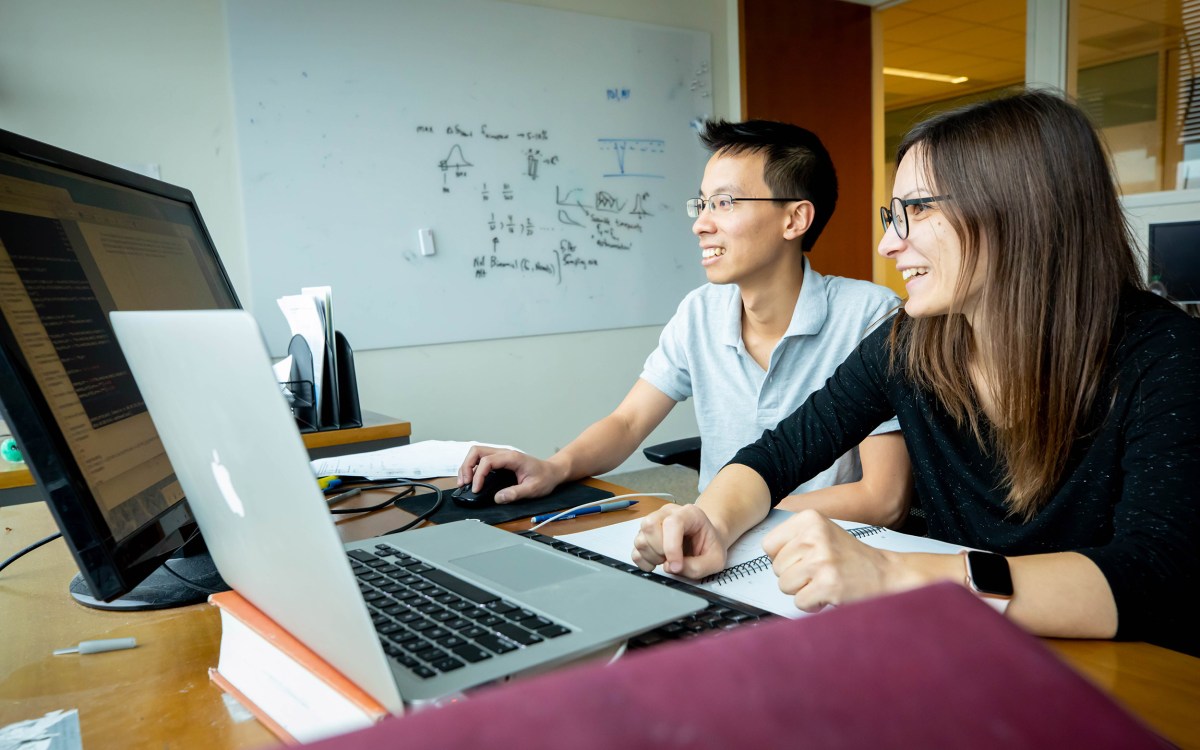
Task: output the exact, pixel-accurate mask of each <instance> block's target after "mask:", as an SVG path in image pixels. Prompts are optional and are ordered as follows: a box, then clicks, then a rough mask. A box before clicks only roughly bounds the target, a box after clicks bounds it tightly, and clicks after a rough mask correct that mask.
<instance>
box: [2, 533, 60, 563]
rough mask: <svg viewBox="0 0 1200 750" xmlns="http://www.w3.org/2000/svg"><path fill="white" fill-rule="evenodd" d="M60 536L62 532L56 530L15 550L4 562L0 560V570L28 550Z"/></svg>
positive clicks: (32, 549) (28, 551)
mask: <svg viewBox="0 0 1200 750" xmlns="http://www.w3.org/2000/svg"><path fill="white" fill-rule="evenodd" d="M60 536H62V532H58V531H56V532H54V533H53V534H51V535H50V536H48V537H46V538H45V539H40V540H38V541H36V542H34V543H33V544H31V545H29V546H28V547H26V548H25V549H23V550H20V551H19V552H16V553H15V554H13V555H12V556H11V557H9V558H8V559H7V560H5V561H4V562H0V570H4V569H5V568H7V567H8V566H9V565H12V564H13V563H15V562H16V561H17V560H19V559H20V558H21V557H22V556H24V555H26V554H28V553H30V552H33V551H34V550H35V549H37V548H38V547H41V546H42V545H43V544H49V543H50V542H53V541H54V540H55V539H58V538H59V537H60Z"/></svg>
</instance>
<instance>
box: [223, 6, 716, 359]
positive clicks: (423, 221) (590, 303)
mask: <svg viewBox="0 0 1200 750" xmlns="http://www.w3.org/2000/svg"><path fill="white" fill-rule="evenodd" d="M227 18H228V28H229V44H230V62H231V71H232V79H233V92H234V106H235V120H236V122H237V144H238V149H239V156H238V160H239V165H240V171H241V188H242V193H243V195H242V199H243V201H244V209H245V216H244V222H245V227H246V248H247V256H248V260H249V268H250V285H251V300H252V306H253V310H254V312H255V315H256V317H257V318H258V320H259V322H260V323H261V324H262V325H263V328H264V332H265V334H266V337H267V340H268V343H269V345H270V346H271V348H272V351H273V352H275V353H276V354H282V353H283V350H284V349H285V347H286V341H287V327H286V324H285V322H284V320H283V317H282V315H281V314H280V313H279V311H278V309H277V307H276V304H275V300H276V299H277V298H278V297H280V296H283V295H285V294H292V293H296V292H297V291H298V290H299V289H300V288H301V287H304V286H313V285H325V284H328V285H331V286H332V287H333V292H334V296H335V300H336V301H335V309H336V311H335V318H336V320H335V322H336V324H337V327H338V328H339V329H340V330H342V331H343V332H345V334H346V335H347V337H348V338H349V340H350V342H351V344H352V345H353V346H354V347H355V348H356V349H378V348H390V347H397V346H410V345H419V344H432V343H442V342H451V341H468V340H480V339H492V338H503V337H512V336H529V335H537V334H546V333H564V332H572V331H587V330H598V329H608V328H623V327H629V326H641V325H656V324H662V323H664V322H666V320H667V319H668V318H669V317H670V316H671V314H672V313H673V312H674V310H675V308H676V306H677V305H678V303H679V301H680V299H682V297H683V296H684V295H685V294H686V293H687V292H688V291H689V290H691V289H693V288H695V287H697V286H699V285H700V284H702V283H703V282H704V275H703V272H702V270H701V268H700V265H699V250H698V247H697V241H696V238H695V237H694V236H692V234H691V232H690V228H691V221H690V220H689V219H688V218H687V215H686V213H685V211H684V206H683V204H684V201H685V200H687V199H688V198H689V197H692V196H694V195H696V191H697V188H698V187H699V184H700V179H701V176H702V173H703V169H704V164H705V162H706V159H707V153H706V152H705V150H704V149H703V147H702V146H701V145H700V144H699V141H698V139H697V137H696V136H697V127H698V124H699V122H700V121H701V120H703V119H705V118H708V117H711V116H712V96H711V92H712V78H711V71H710V66H711V64H710V58H711V39H710V38H709V35H708V34H707V33H705V32H696V31H687V30H681V29H674V28H667V27H662V26H655V25H650V24H642V23H635V22H629V21H619V20H613V19H605V18H599V17H595V16H589V15H585V14H580V13H573V12H567V11H558V10H550V9H546V8H538V7H531V6H526V5H518V4H509V3H504V2H497V1H495V0H438V1H437V2H430V1H429V0H425V1H424V2H409V1H408V0H403V1H401V2H396V1H395V0H355V1H354V2H341V3H333V2H326V1H324V0H230V1H229V3H228V4H227ZM422 229H428V230H430V232H431V234H432V238H433V241H432V254H423V252H422V249H421V245H420V243H419V239H418V232H419V231H420V230H422Z"/></svg>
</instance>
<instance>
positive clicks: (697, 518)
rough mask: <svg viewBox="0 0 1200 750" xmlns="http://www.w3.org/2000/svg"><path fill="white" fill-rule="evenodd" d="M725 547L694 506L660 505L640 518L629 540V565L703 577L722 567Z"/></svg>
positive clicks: (717, 534) (720, 537) (703, 514)
mask: <svg viewBox="0 0 1200 750" xmlns="http://www.w3.org/2000/svg"><path fill="white" fill-rule="evenodd" d="M727 548H728V544H727V543H726V542H725V540H724V538H723V537H722V535H721V533H720V532H719V531H718V530H717V529H716V527H715V526H713V523H712V521H711V520H709V517H708V516H707V515H706V514H705V513H704V511H703V510H701V509H700V508H698V507H696V506H695V505H664V506H663V507H661V508H659V509H658V510H656V511H654V512H653V513H651V514H650V515H648V516H646V517H645V518H643V519H642V526H641V531H639V532H638V535H637V536H636V537H634V540H633V562H634V563H635V564H636V565H637V566H638V567H639V568H641V569H642V570H654V568H655V566H657V565H660V564H661V565H662V566H663V569H664V570H665V571H667V572H668V573H674V574H676V575H682V576H686V577H688V578H703V577H704V576H706V575H709V574H711V573H716V572H717V571H719V570H721V569H722V568H724V567H725V551H726V549H727Z"/></svg>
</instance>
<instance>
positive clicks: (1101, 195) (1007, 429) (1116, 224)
mask: <svg viewBox="0 0 1200 750" xmlns="http://www.w3.org/2000/svg"><path fill="white" fill-rule="evenodd" d="M916 146H920V153H921V154H922V156H923V157H924V159H923V161H924V164H918V170H921V169H923V170H924V172H925V175H926V177H927V178H928V179H929V180H930V181H931V183H932V185H935V186H936V190H937V192H938V193H942V194H948V195H950V196H951V197H952V199H951V200H948V201H945V202H942V203H939V204H938V208H939V209H940V210H942V211H943V212H944V213H945V214H946V218H947V220H948V221H949V222H950V224H951V226H953V227H954V229H955V231H956V232H957V233H958V236H959V238H960V240H961V243H962V248H963V262H962V268H961V271H960V277H959V279H958V282H957V284H958V287H957V288H958V294H959V295H961V294H962V293H963V291H964V290H965V289H966V285H967V282H968V280H969V279H971V278H972V274H973V273H974V270H975V267H976V265H977V264H978V263H980V262H984V263H986V268H985V273H986V276H985V281H984V286H983V290H982V292H981V293H980V299H979V301H978V307H977V310H978V311H979V312H980V313H981V315H980V316H979V319H981V320H984V321H985V322H986V333H984V335H982V336H981V337H980V343H979V351H976V350H975V346H976V345H975V343H974V338H973V336H972V331H971V329H970V326H969V325H968V323H967V319H966V316H964V315H956V314H951V315H941V316H937V317H931V318H912V317H908V316H905V315H904V314H903V313H902V314H900V315H899V316H897V319H896V322H895V325H894V326H893V329H892V334H891V343H892V358H893V365H896V364H898V361H897V358H901V359H903V361H904V364H905V366H906V368H907V370H908V372H909V373H910V376H911V377H912V378H913V379H914V380H915V382H916V383H917V384H918V386H920V387H922V388H925V389H928V390H929V391H932V393H933V394H934V395H935V396H936V398H937V400H938V401H940V402H941V404H942V405H943V406H944V408H945V409H946V410H947V411H948V412H949V413H950V414H951V415H952V416H953V417H954V419H955V420H956V421H957V422H958V424H959V425H960V426H961V425H963V424H964V423H965V424H968V425H970V428H971V430H972V431H973V432H974V434H975V437H976V439H977V440H979V442H980V445H983V446H986V445H987V443H988V442H989V441H987V440H985V436H984V424H985V418H984V417H983V415H982V412H981V410H980V409H979V407H978V403H979V400H978V394H976V393H975V390H974V387H973V386H972V382H971V379H970V377H969V374H968V365H969V363H972V362H974V363H976V364H977V366H978V369H977V371H981V372H982V373H983V375H984V379H985V382H986V383H987V385H988V387H989V390H990V391H991V395H992V398H993V400H994V403H995V406H996V411H995V416H996V421H995V422H994V423H993V424H991V425H990V433H991V435H990V437H991V440H990V442H991V443H992V444H993V445H994V446H995V448H996V451H997V452H998V454H999V456H998V458H999V460H1000V463H1001V465H1002V466H1003V468H1004V477H1003V480H1002V481H1003V485H1004V488H1005V489H1006V490H1007V493H1008V504H1009V508H1010V511H1011V512H1012V513H1015V514H1018V515H1020V516H1022V517H1023V518H1025V519H1029V518H1031V517H1033V515H1034V514H1036V513H1037V511H1038V510H1039V509H1040V508H1041V507H1042V506H1043V505H1044V504H1045V503H1046V501H1047V500H1049V498H1050V496H1051V495H1052V494H1053V492H1054V490H1055V487H1056V486H1057V484H1058V481H1059V479H1060V478H1061V476H1062V473H1063V470H1064V468H1065V467H1066V464H1067V460H1068V457H1069V455H1070V451H1071V446H1072V444H1073V443H1074V441H1075V440H1076V438H1077V437H1079V435H1080V433H1081V430H1082V429H1083V428H1084V423H1085V420H1087V418H1088V416H1089V414H1090V413H1091V411H1092V409H1093V406H1095V404H1096V401H1097V399H1098V398H1100V397H1101V390H1102V388H1103V386H1104V384H1103V383H1102V382H1101V377H1102V369H1103V366H1104V362H1105V357H1106V355H1107V353H1108V349H1109V346H1110V344H1111V343H1112V342H1111V341H1110V339H1111V337H1112V333H1113V327H1114V324H1115V322H1116V315H1117V306H1118V303H1119V298H1120V295H1121V290H1122V287H1124V286H1135V287H1141V286H1142V283H1141V281H1140V279H1139V274H1138V265H1137V262H1136V260H1135V258H1134V251H1133V241H1132V237H1131V235H1130V231H1129V227H1128V224H1127V222H1126V220H1125V215H1124V213H1123V211H1122V209H1121V204H1120V202H1119V200H1118V197H1117V188H1116V185H1115V183H1114V180H1113V175H1112V172H1111V170H1110V168H1109V163H1108V158H1107V156H1106V152H1105V150H1104V147H1103V146H1102V145H1101V142H1100V138H1099V136H1098V135H1097V133H1096V131H1095V129H1094V128H1093V127H1092V125H1091V123H1090V122H1089V121H1088V119H1087V117H1086V116H1085V115H1084V113H1083V112H1082V111H1080V110H1079V109H1078V108H1077V107H1075V106H1074V105H1072V104H1070V103H1068V102H1066V101H1064V100H1063V99H1061V98H1060V97H1058V96H1056V95H1054V94H1051V93H1046V92H1037V91H1034V92H1026V93H1023V94H1018V95H1015V96H1009V97H1005V98H1002V99H997V100H992V101H988V102H983V103H979V104H973V105H969V106H966V107H963V108H961V109H958V110H954V111H951V112H946V113H943V114H941V115H938V116H936V117H934V118H932V119H930V120H927V121H925V122H923V123H921V124H919V125H917V126H916V127H915V128H914V129H913V130H912V131H911V132H909V134H908V135H907V136H906V137H905V139H904V141H903V142H902V143H901V144H900V148H899V150H898V152H897V155H896V163H897V164H899V163H900V160H901V159H903V158H904V155H905V154H906V153H908V152H909V151H911V150H912V149H913V148H914V147H916ZM981 248H987V252H986V253H981ZM960 299H961V297H960Z"/></svg>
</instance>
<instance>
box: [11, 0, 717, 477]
mask: <svg viewBox="0 0 1200 750" xmlns="http://www.w3.org/2000/svg"><path fill="white" fill-rule="evenodd" d="M527 4H529V5H542V6H547V7H553V8H559V9H563V10H573V11H580V12H587V13H593V14H596V15H603V16H610V17H616V18H623V19H627V20H634V21H643V22H648V23H658V24H663V25H670V26H678V27H684V28H691V29H700V30H704V31H708V32H710V33H711V34H712V38H713V52H712V59H713V93H714V102H713V105H714V111H715V114H716V115H717V116H719V117H730V118H737V117H738V116H739V115H740V103H739V102H740V99H741V93H740V88H739V79H740V76H739V74H738V54H739V53H738V48H737V2H736V0H656V1H655V2H652V3H650V2H644V1H642V0H527ZM344 7H346V8H347V12H351V10H350V9H352V8H353V1H352V0H346V1H345V2H344ZM0 128H4V129H7V130H12V131H15V132H18V133H21V134H22V135H26V136H29V137H31V138H35V139H38V140H42V141H46V142H49V143H52V144H54V145H56V146H60V147H63V148H66V149H68V150H70V151H76V152H79V153H83V154H86V155H88V156H91V157H93V158H96V159H99V160H101V161H106V162H110V163H118V164H155V165H158V166H159V168H160V169H161V175H162V179H163V180H165V181H167V182H172V183H175V184H178V185H182V186H184V187H187V188H189V189H190V190H192V192H193V193H194V194H195V195H196V199H197V201H198V203H199V204H200V208H201V210H202V211H203V212H204V217H205V221H206V223H207V224H208V229H209V232H210V233H211V234H212V236H213V240H214V241H215V242H216V245H217V248H218V249H219V251H220V253H221V257H222V260H223V261H224V263H225V266H226V268H227V269H228V271H229V275H230V277H231V278H232V280H233V283H234V286H235V287H237V290H238V294H239V295H240V296H241V297H242V301H243V304H245V305H247V306H249V303H250V299H249V297H248V295H249V290H250V285H249V271H248V263H247V260H246V250H245V242H244V236H245V233H244V227H243V217H242V214H241V197H240V192H239V176H238V168H237V159H236V153H235V152H236V145H235V141H234V128H233V107H232V94H231V87H230V73H229V53H228V41H227V36H226V32H225V21H224V5H223V3H222V2H221V1H220V0H106V1H105V2H95V1H94V0H54V2H44V1H43V0H0ZM699 180H700V175H696V181H697V184H699ZM684 197H685V196H680V201H681V202H682V200H683V198H684ZM681 210H682V209H681ZM697 257H698V256H697ZM335 292H336V293H337V300H338V304H339V305H340V306H346V305H353V304H354V296H353V290H342V289H338V290H335ZM396 293H397V294H403V293H404V290H403V288H397V289H396ZM347 333H348V334H349V335H350V336H351V340H353V338H352V337H353V332H352V331H350V332H347ZM657 337H658V329H657V328H656V327H651V328H632V329H624V330H611V331H598V332H592V333H579V334H564V335H555V336H538V337H528V338H518V339H505V340H496V341H484V342H473V343H463V344H447V345H442V346H422V347H408V348H401V349H389V350H382V351H370V352H363V353H361V354H359V355H358V357H357V359H356V363H357V366H358V380H359V391H360V395H361V398H362V403H363V406H364V408H366V409H370V410H372V411H377V412H382V413H385V414H390V415H392V416H395V417H399V418H403V419H407V420H409V421H411V422H412V425H413V437H414V439H417V440H422V439H430V438H440V439H459V440H462V439H477V440H487V441H493V442H502V443H508V444H511V445H516V446H518V447H521V448H523V449H524V450H527V451H529V452H531V453H535V454H539V455H543V456H544V455H548V454H549V453H551V452H553V451H554V450H555V449H557V448H559V447H561V446H562V445H563V444H565V443H566V442H568V441H569V440H570V439H571V438H572V437H574V436H575V435H576V434H578V432H579V431H580V430H582V429H583V428H584V427H586V426H587V425H588V424H589V423H590V422H591V421H593V420H595V419H597V418H599V417H601V416H603V415H604V414H606V413H608V411H610V410H611V409H612V408H613V407H614V406H615V405H616V404H617V402H618V401H619V400H620V398H621V397H622V396H623V395H624V393H625V391H626V390H627V389H628V388H629V386H630V385H632V383H633V381H634V379H635V378H636V377H637V375H638V373H639V372H640V370H641V364H642V361H643V360H644V359H645V357H646V355H647V354H648V353H649V352H650V350H651V349H652V348H653V347H654V345H655V343H656V341H657ZM695 433H696V424H695V419H694V417H693V415H692V411H691V408H690V405H684V406H682V407H681V408H678V409H676V410H675V412H674V413H673V414H672V415H671V416H670V417H669V418H668V419H667V421H666V422H665V423H664V424H663V425H662V427H660V428H659V429H658V430H657V431H656V432H655V433H654V435H653V436H651V441H652V442H658V441H663V440H672V439H676V438H679V437H685V436H687V435H692V434H695ZM644 465H647V464H646V462H645V460H644V459H642V458H641V456H640V453H639V454H637V455H636V456H635V457H634V458H633V459H631V460H630V461H629V462H627V463H626V464H625V466H624V467H623V469H633V468H639V467H641V466H644Z"/></svg>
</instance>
